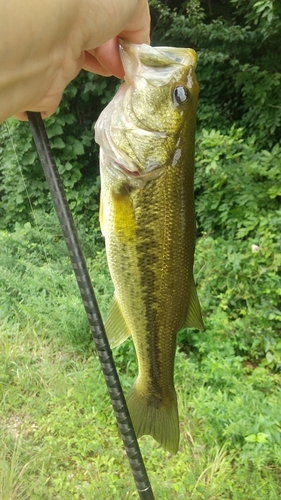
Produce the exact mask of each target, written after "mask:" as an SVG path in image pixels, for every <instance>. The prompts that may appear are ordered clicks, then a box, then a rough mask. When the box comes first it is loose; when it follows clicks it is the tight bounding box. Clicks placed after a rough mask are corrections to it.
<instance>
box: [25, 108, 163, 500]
mask: <svg viewBox="0 0 281 500" xmlns="http://www.w3.org/2000/svg"><path fill="white" fill-rule="evenodd" d="M27 116H28V120H29V123H30V128H31V132H32V135H33V139H34V142H35V145H36V149H37V152H38V155H39V158H40V161H41V164H42V167H43V171H44V174H45V177H46V180H47V183H48V186H49V189H50V193H51V197H52V200H53V203H54V207H55V210H56V213H57V216H58V219H59V222H60V225H61V229H62V232H63V236H64V239H65V242H66V246H67V249H68V253H69V256H70V260H71V263H72V267H73V270H74V273H75V276H76V280H77V283H78V287H79V290H80V294H81V297H82V301H83V304H84V307H85V311H86V314H87V317H88V321H89V325H90V329H91V332H92V335H93V339H94V342H95V345H96V349H97V352H98V356H99V360H100V364H101V368H102V371H103V375H104V378H105V382H106V385H107V389H108V392H109V396H110V399H111V404H112V406H113V410H114V413H115V417H116V420H117V424H118V427H119V431H120V434H121V437H122V440H123V443H124V446H125V450H126V454H127V458H128V461H129V464H130V467H131V472H132V474H133V477H134V480H135V484H136V488H137V491H138V494H139V498H140V499H141V500H155V497H154V495H153V491H152V488H151V485H150V482H149V479H148V475H147V472H146V468H145V465H144V462H143V458H142V455H141V451H140V448H139V444H138V440H137V438H136V434H135V431H134V428H133V425H132V421H131V418H130V414H129V411H128V407H127V404H126V400H125V397H124V394H123V390H122V387H121V384H120V380H119V377H118V373H117V370H116V367H115V363H114V360H113V357H112V353H111V349H110V346H109V342H108V339H107V336H106V333H105V328H104V325H103V321H102V317H101V313H100V310H99V307H98V303H97V300H96V297H95V293H94V289H93V286H92V282H91V279H90V275H89V271H88V269H87V265H86V261H85V258H84V255H83V252H82V249H81V246H80V243H79V239H78V235H77V231H76V228H75V225H74V221H73V218H72V215H71V212H70V209H69V206H68V203H67V200H66V196H65V193H64V189H63V185H62V182H61V179H60V176H59V173H58V169H57V166H56V164H55V160H54V158H53V155H52V151H51V146H50V143H49V140H48V137H47V134H46V130H45V127H44V123H43V120H42V117H41V114H40V113H34V112H31V111H28V112H27Z"/></svg>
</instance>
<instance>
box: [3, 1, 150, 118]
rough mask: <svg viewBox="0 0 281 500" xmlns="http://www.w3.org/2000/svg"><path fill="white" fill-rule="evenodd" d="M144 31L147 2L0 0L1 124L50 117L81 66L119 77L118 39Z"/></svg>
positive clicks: (143, 35) (137, 39) (142, 35)
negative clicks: (33, 115) (8, 120)
mask: <svg viewBox="0 0 281 500" xmlns="http://www.w3.org/2000/svg"><path fill="white" fill-rule="evenodd" d="M149 29H150V17H149V8H148V3H147V0H24V1H23V0H8V1H7V0H0V123H2V122H3V121H4V120H5V119H6V118H9V117H11V116H14V117H16V118H18V119H20V120H26V119H27V117H26V113H25V111H27V110H28V111H38V112H40V113H41V114H42V117H43V118H46V117H48V116H50V115H51V114H52V113H54V112H55V110H56V109H57V107H58V105H59V103H60V100H61V98H62V94H63V91H64V89H65V87H66V86H67V85H68V83H69V82H70V81H71V80H73V79H74V78H75V77H76V76H77V74H78V73H79V72H80V71H81V69H82V68H84V69H86V70H88V71H92V72H94V73H97V74H100V75H103V76H110V75H115V76H117V77H118V78H122V77H123V75H124V71H123V67H122V63H121V59H120V56H119V51H118V37H120V38H122V39H124V40H127V41H129V42H133V43H149Z"/></svg>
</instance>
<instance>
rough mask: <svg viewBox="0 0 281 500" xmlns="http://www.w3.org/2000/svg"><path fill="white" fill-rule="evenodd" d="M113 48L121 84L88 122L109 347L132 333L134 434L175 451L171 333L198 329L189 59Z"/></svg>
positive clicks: (185, 54)
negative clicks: (96, 158)
mask: <svg viewBox="0 0 281 500" xmlns="http://www.w3.org/2000/svg"><path fill="white" fill-rule="evenodd" d="M120 51H121V57H122V61H123V65H124V69H125V83H124V84H122V85H121V87H120V89H119V91H118V92H117V94H116V96H115V97H114V98H113V100H112V101H111V102H110V104H109V105H108V106H107V107H106V108H105V110H104V111H103V112H102V113H101V115H100V117H99V119H98V121H97V124H96V141H97V143H98V144H99V145H100V174H101V207H100V223H101V228H102V233H103V235H104V237H105V243H106V252H107V259H108V265H109V270H110V273H111V277H112V280H113V284H114V287H115V295H114V299H113V303H112V305H111V307H110V310H109V313H108V317H107V319H106V322H105V328H106V332H107V335H108V338H109V341H110V343H111V345H112V346H116V345H119V344H120V343H122V342H123V341H124V340H125V339H126V338H127V337H129V336H130V335H132V336H133V341H134V345H135V349H136V353H137V359H138V368H139V372H138V376H137V379H136V381H135V383H134V385H133V387H132V389H131V391H130V392H129V394H128V397H127V402H128V407H129V412H130V415H131V418H132V422H133V425H134V428H135V431H136V435H137V437H140V436H142V435H144V434H149V435H151V436H153V437H154V439H156V441H158V443H159V444H160V445H161V446H162V447H163V448H165V449H167V450H169V451H170V452H176V451H177V450H178V446H179V422H178V410H177V397H176V393H175V388H174V382H173V373H174V359H175V350H176V335H177V332H178V331H179V330H180V329H181V328H182V327H184V326H187V327H193V328H197V329H202V328H203V322H202V318H201V310H200V305H199V301H198V297H197V293H196V289H195V284H194V278H193V258H194V248H195V212H194V196H193V176H194V135H195V119H196V106H197V97H198V84H197V80H196V76H195V73H194V65H195V61H196V54H195V52H194V51H193V50H192V49H180V48H167V47H158V48H152V47H150V46H148V45H133V44H128V43H125V42H122V43H121V45H120Z"/></svg>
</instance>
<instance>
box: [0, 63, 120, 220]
mask: <svg viewBox="0 0 281 500" xmlns="http://www.w3.org/2000/svg"><path fill="white" fill-rule="evenodd" d="M115 89H116V82H115V80H114V79H105V78H101V77H98V76H97V75H93V74H89V73H86V72H82V73H81V74H80V75H79V76H78V77H77V79H76V80H75V81H74V82H72V83H71V84H70V85H69V86H68V87H67V89H66V91H65V94H64V98H63V100H62V102H61V105H60V108H59V110H58V111H57V112H56V113H55V114H54V115H53V116H52V117H50V118H48V119H47V120H45V125H46V129H47V135H48V137H49V139H50V144H51V148H52V152H53V155H54V158H55V161H56V164H57V167H58V171H59V174H60V175H61V178H62V181H63V185H64V189H65V192H66V196H67V199H68V202H69V205H70V208H71V210H72V211H73V212H75V213H76V215H77V216H78V217H80V218H83V220H84V221H85V219H86V220H87V221H88V223H89V220H90V219H91V218H92V217H93V216H94V215H95V214H96V213H97V208H98V192H99V178H98V172H99V170H98V154H97V153H98V148H97V145H96V143H95V142H94V130H93V128H94V123H95V120H96V119H97V117H98V115H99V113H100V111H101V110H102V108H103V107H104V105H105V104H107V102H108V101H109V100H110V99H111V97H112V95H113V93H114V92H115ZM31 206H32V207H33V208H34V207H39V208H42V207H44V209H45V211H49V210H50V207H51V200H50V197H49V194H48V187H47V185H46V181H45V179H44V175H43V172H42V168H41V165H40V163H39V159H38V157H37V153H36V151H35V146H34V144H33V140H32V136H31V132H30V129H29V126H28V124H27V123H19V122H16V121H15V120H13V119H10V120H8V121H7V122H6V124H4V125H2V126H1V127H0V221H1V222H0V228H2V229H3V228H6V227H13V225H14V224H15V222H26V221H27V220H29V219H30V211H31ZM89 224H90V223H89Z"/></svg>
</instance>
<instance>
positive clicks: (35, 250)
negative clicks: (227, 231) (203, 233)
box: [0, 225, 281, 500]
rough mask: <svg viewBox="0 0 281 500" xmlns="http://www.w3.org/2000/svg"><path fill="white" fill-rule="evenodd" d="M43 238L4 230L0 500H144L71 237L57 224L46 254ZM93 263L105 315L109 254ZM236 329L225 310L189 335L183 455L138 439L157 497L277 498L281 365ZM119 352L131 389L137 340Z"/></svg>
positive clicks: (181, 392) (181, 374) (184, 361)
mask: <svg viewBox="0 0 281 500" xmlns="http://www.w3.org/2000/svg"><path fill="white" fill-rule="evenodd" d="M36 234H37V232H36V231H35V230H33V228H31V227H30V225H27V226H25V227H24V228H18V229H17V231H16V232H15V233H13V234H8V233H6V232H2V233H1V234H0V243H1V246H0V254H1V266H0V273H1V276H2V277H3V279H2V281H1V282H0V297H1V298H0V302H1V317H0V402H1V403H0V498H1V500H25V499H28V500H49V499H50V500H51V499H52V500H53V499H57V500H68V499H69V500H72V499H74V500H75V499H77V500H90V499H91V500H92V499H97V500H99V499H100V500H102V499H108V500H124V499H136V498H138V494H137V493H136V490H135V486H134V482H133V479H132V476H131V473H130V470H129V466H128V463H127V459H126V456H125V453H124V449H123V445H122V442H121V440H120V438H119V436H118V432H117V427H116V423H115V419H114V416H113V411H112V408H111V405H110V401H109V397H108V395H107V391H106V386H105V383H104V380H103V377H102V374H101V370H100V366H99V362H98V359H97V356H96V353H95V349H94V347H93V345H92V341H91V338H90V335H89V329H88V327H87V322H86V320H85V315H84V311H83V307H82V305H81V301H80V297H79V292H78V291H77V286H76V283H75V280H74V278H73V276H72V271H71V268H70V266H69V263H68V258H67V256H66V253H65V249H64V245H63V244H62V242H61V240H60V238H57V236H56V235H57V229H56V228H54V229H53V235H54V236H53V235H52V232H51V231H49V232H48V238H49V240H48V242H46V237H47V236H46V235H43V236H44V239H43V249H44V250H40V248H41V246H42V245H41V242H35V239H36V237H37V236H36ZM199 252H200V246H199ZM214 255H215V254H214ZM199 257H200V255H199ZM88 262H89V267H90V271H91V274H92V275H93V281H94V284H95V288H96V291H97V295H98V299H99V301H100V304H101V308H102V311H103V313H105V311H106V308H107V306H108V303H109V299H110V296H111V294H112V285H111V283H110V280H109V277H108V271H107V267H106V262H105V256H104V252H103V251H102V250H98V249H97V250H96V252H95V256H94V258H92V257H89V260H88ZM216 272H218V271H216ZM202 286H203V288H204V283H203V284H202ZM203 303H204V300H203ZM230 323H231V322H230ZM236 328H237V326H236ZM229 330H230V326H229V321H226V317H225V313H224V312H223V311H221V309H220V308H217V309H216V310H214V313H213V314H211V315H210V316H208V317H207V318H206V331H205V332H203V333H200V334H198V333H194V332H190V333H189V334H188V335H186V334H185V335H183V338H184V344H183V345H181V351H178V352H177V356H176V368H175V383H176V389H177V393H178V400H179V413H180V427H181V440H180V451H179V452H178V453H177V455H175V456H172V455H170V454H169V453H167V452H165V451H163V450H162V449H161V448H160V447H159V446H158V445H157V443H156V442H155V441H154V440H153V439H152V438H150V437H149V436H145V437H143V438H141V439H140V446H141V450H142V453H143V457H144V460H145V463H146V466H147V471H148V474H149V477H150V480H151V483H152V487H153V491H154V494H155V498H156V499H157V500H159V499H161V500H171V499H180V498H182V499H189V498H190V499H192V500H201V499H202V500H203V499H204V500H206V499H207V500H216V499H225V500H227V499H232V500H253V499H254V498H257V499H260V500H275V499H276V500H277V499H279V498H280V496H281V451H280V450H281V440H280V436H281V419H280V415H281V397H280V382H281V375H280V371H278V370H275V371H274V370H271V369H270V366H268V364H266V363H264V362H263V357H261V359H262V361H261V362H260V363H257V362H255V363H254V362H252V363H251V362H250V361H249V360H248V359H245V358H244V357H243V356H242V354H241V352H240V351H239V349H238V350H237V348H236V347H237V346H236V343H235V342H237V341H235V342H234V341H233V337H232V336H231V334H228V332H229ZM240 334H241V335H242V333H241V332H240ZM235 338H236V337H235ZM235 338H234V340H235ZM186 342H187V343H188V347H187V344H186ZM183 346H184V350H182V347H183ZM188 350H189V354H188V355H187V351H188ZM114 356H115V359H116V363H117V368H118V370H119V373H120V377H121V381H122V385H123V387H124V391H125V392H127V391H128V389H129V387H130V386H131V384H132V382H133V380H134V377H135V374H136V370H137V366H136V360H135V356H134V350H133V346H132V342H131V341H130V340H129V341H128V342H127V343H126V344H125V346H121V347H120V348H117V349H116V350H114Z"/></svg>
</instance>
